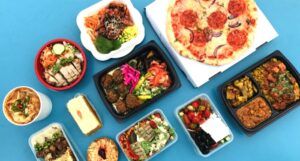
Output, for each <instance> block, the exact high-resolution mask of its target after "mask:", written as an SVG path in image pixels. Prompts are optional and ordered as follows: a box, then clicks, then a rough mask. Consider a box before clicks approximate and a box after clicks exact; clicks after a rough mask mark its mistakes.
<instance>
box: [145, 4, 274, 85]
mask: <svg viewBox="0 0 300 161" xmlns="http://www.w3.org/2000/svg"><path fill="white" fill-rule="evenodd" d="M168 5H169V1H168V0H155V1H154V2H153V3H151V4H150V5H148V6H146V8H145V10H146V16H147V18H148V19H149V21H150V23H151V25H152V27H153V29H154V30H155V32H156V33H157V35H158V36H159V38H160V39H161V41H162V43H163V44H164V45H165V47H166V48H167V49H168V51H169V52H170V53H171V55H172V57H173V58H174V59H175V61H176V62H177V64H178V66H179V67H180V68H181V70H182V71H183V72H184V73H185V74H186V76H187V78H188V79H189V80H190V82H191V83H192V84H193V86H194V87H200V86H201V85H203V84H204V83H206V82H207V81H209V80H210V78H212V77H213V76H214V75H216V74H218V73H220V72H223V71H225V70H226V69H228V68H229V67H231V66H233V65H234V64H236V63H237V62H239V61H240V60H242V59H244V58H245V57H247V56H248V55H250V54H252V53H253V52H254V51H255V50H256V49H257V48H258V47H260V46H262V45H263V44H265V43H267V42H270V41H271V40H273V39H274V38H276V37H277V36H278V33H277V32H276V30H275V29H274V28H273V26H272V24H271V23H270V22H269V20H268V19H267V17H266V16H265V15H264V13H263V12H262V11H261V10H260V9H259V8H258V17H259V18H258V22H257V30H256V33H255V34H256V35H255V39H254V42H253V45H252V47H251V48H249V49H248V51H247V53H245V54H244V55H243V56H241V57H240V58H238V59H236V60H235V61H233V62H231V63H229V64H226V65H223V66H211V65H206V64H204V63H200V62H197V61H195V60H191V59H188V58H185V57H182V56H180V55H179V54H178V53H177V52H176V51H175V50H174V49H173V47H172V46H171V45H170V44H169V42H168V38H167V35H166V18H167V8H168Z"/></svg>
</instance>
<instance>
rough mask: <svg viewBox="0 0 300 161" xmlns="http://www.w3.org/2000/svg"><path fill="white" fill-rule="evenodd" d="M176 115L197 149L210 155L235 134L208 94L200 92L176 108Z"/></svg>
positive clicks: (229, 141)
mask: <svg viewBox="0 0 300 161" xmlns="http://www.w3.org/2000/svg"><path fill="white" fill-rule="evenodd" d="M175 115H176V117H177V119H178V121H179V122H180V124H181V126H182V127H183V129H184V131H185V133H186V135H187V136H188V138H189V140H190V141H191V143H192V144H193V145H194V149H195V151H196V152H197V153H198V154H199V155H201V156H203V157H208V156H210V155H212V154H214V153H215V152H217V151H219V150H220V149H222V148H224V147H225V146H226V145H228V144H230V143H231V142H232V141H233V139H234V136H233V134H232V132H231V130H230V128H229V127H228V125H227V124H226V122H225V120H224V119H223V118H222V116H221V114H220V113H219V111H218V109H217V108H216V107H215V105H214V104H213V102H212V101H211V100H210V98H209V97H208V95H206V94H200V95H198V96H196V97H194V98H193V99H191V100H189V101H187V102H186V103H185V104H183V105H181V106H179V107H178V108H177V109H176V110H175Z"/></svg>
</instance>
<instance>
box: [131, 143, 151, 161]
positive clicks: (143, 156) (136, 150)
mask: <svg viewBox="0 0 300 161" xmlns="http://www.w3.org/2000/svg"><path fill="white" fill-rule="evenodd" d="M130 148H131V149H132V150H133V152H134V153H135V154H136V155H138V156H139V159H141V160H143V159H146V158H147V155H146V153H145V151H144V149H143V147H142V146H141V143H140V142H135V143H133V144H131V145H130Z"/></svg>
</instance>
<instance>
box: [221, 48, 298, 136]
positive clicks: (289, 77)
mask: <svg viewBox="0 0 300 161" xmlns="http://www.w3.org/2000/svg"><path fill="white" fill-rule="evenodd" d="M299 84H300V77H299V73H298V72H297V70H296V69H295V67H294V66H293V65H292V64H291V63H290V61H289V60H288V59H287V58H286V57H285V56H284V55H283V54H282V53H281V52H280V51H275V52H273V53H272V54H270V55H269V56H267V57H265V58H264V59H262V60H260V61H259V62H258V63H255V64H254V65H252V66H250V67H249V68H248V69H246V70H244V71H243V72H241V73H239V74H238V75H236V76H234V77H233V78H231V79H230V80H228V81H227V82H225V83H224V84H223V85H222V86H221V88H220V93H221V96H222V99H223V102H224V103H225V105H226V107H227V109H228V110H229V112H230V114H231V115H232V116H233V117H234V119H235V120H236V121H237V123H238V124H239V125H240V127H241V128H242V129H243V130H244V132H245V133H246V134H247V135H252V134H255V133H256V132H258V131H260V130H261V129H263V128H265V127H266V126H268V125H269V124H271V123H272V122H274V121H275V120H276V119H278V118H280V117H282V116H283V115H285V114H286V113H287V112H288V111H290V110H292V109H294V108H295V107H297V105H299V104H300V87H299Z"/></svg>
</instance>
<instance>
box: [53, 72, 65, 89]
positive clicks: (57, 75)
mask: <svg viewBox="0 0 300 161" xmlns="http://www.w3.org/2000/svg"><path fill="white" fill-rule="evenodd" d="M54 77H55V79H56V80H57V81H58V82H59V84H60V85H59V86H66V85H68V82H67V81H66V80H65V78H64V77H63V76H62V75H61V74H60V73H56V74H55V75H54Z"/></svg>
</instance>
